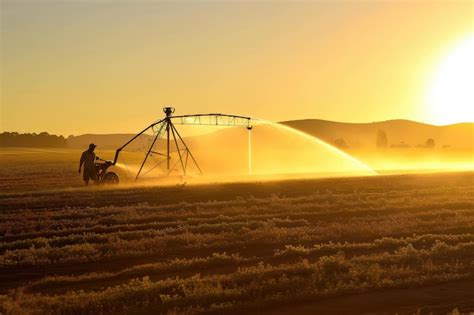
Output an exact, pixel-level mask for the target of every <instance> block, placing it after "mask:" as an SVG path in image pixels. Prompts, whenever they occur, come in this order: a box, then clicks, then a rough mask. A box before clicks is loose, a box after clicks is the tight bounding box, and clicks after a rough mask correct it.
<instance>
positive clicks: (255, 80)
mask: <svg viewBox="0 0 474 315" xmlns="http://www.w3.org/2000/svg"><path fill="white" fill-rule="evenodd" d="M473 8H474V2H473V1H456V0H453V1H396V0H394V1H314V2H310V1H308V2H284V1H279V2H272V1H266V2H240V1H238V2H237V1H236V2H229V1H213V2H201V1H188V2H185V1H176V2H159V1H131V0H130V1H107V0H97V1H92V0H89V1H66V0H63V1H59V0H57V1H40V0H36V1H33V0H31V1H21V0H20V1H13V0H6V1H2V2H1V31H2V33H1V35H2V40H1V43H2V47H1V53H2V54H1V55H2V56H1V57H2V59H1V60H2V62H1V74H2V85H1V87H2V89H1V126H0V130H7V131H20V132H40V131H48V132H50V133H56V134H63V135H65V136H67V135H69V134H76V135H77V134H81V133H118V132H135V131H138V130H139V129H141V128H142V127H143V126H145V125H146V124H148V123H149V122H152V121H154V120H155V119H157V118H159V117H161V116H162V111H161V108H162V107H163V106H165V105H168V104H171V105H173V106H175V107H176V108H177V113H180V114H190V113H205V112H223V113H231V114H241V115H246V116H251V117H257V118H263V119H269V120H276V121H281V120H291V119H303V118H319V119H328V120H337V121H347V122H371V121H379V120H388V119H398V118H404V119H411V120H416V121H425V122H433V121H434V120H433V117H431V116H430V115H429V109H428V108H427V107H428V106H427V104H426V90H427V88H428V85H429V83H430V82H431V81H432V77H433V76H434V75H435V71H436V69H437V67H438V65H439V64H440V63H441V62H442V60H443V58H445V56H446V55H449V52H450V51H451V50H452V49H453V47H454V46H455V45H456V43H458V42H459V41H461V40H463V39H464V38H466V37H468V36H471V35H472V34H474V26H473V23H474V11H473ZM473 58H474V57H473ZM473 105H474V104H473Z"/></svg>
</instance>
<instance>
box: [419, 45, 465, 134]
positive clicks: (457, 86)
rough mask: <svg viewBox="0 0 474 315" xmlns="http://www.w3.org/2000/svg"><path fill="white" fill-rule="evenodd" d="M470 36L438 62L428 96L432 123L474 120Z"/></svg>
mask: <svg viewBox="0 0 474 315" xmlns="http://www.w3.org/2000/svg"><path fill="white" fill-rule="evenodd" d="M473 82H474V36H471V37H470V38H468V39H466V40H464V41H462V42H461V43H459V44H458V45H457V47H455V48H454V51H451V52H450V54H449V55H448V56H447V57H446V58H445V59H444V60H443V61H442V62H441V64H440V66H439V68H438V69H437V71H436V74H435V77H434V80H433V82H432V84H431V86H430V89H429V92H428V106H429V107H430V109H429V110H430V114H431V115H432V120H433V121H434V122H435V123H438V124H442V125H444V124H450V123H458V122H466V121H473V120H474V90H473Z"/></svg>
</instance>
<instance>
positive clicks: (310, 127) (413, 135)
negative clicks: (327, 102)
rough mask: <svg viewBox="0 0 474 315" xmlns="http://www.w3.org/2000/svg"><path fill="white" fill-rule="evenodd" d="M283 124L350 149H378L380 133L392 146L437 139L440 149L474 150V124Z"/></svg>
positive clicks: (301, 121) (296, 121)
mask: <svg viewBox="0 0 474 315" xmlns="http://www.w3.org/2000/svg"><path fill="white" fill-rule="evenodd" d="M283 124H285V125H288V126H290V127H292V128H295V129H298V130H301V131H303V132H305V133H308V134H310V135H313V136H316V137H318V138H320V139H322V140H324V141H326V142H328V143H335V141H336V140H338V139H343V140H344V142H345V143H346V144H347V146H348V147H349V148H367V149H369V148H375V147H376V145H375V144H376V139H377V133H378V131H379V130H382V131H384V132H385V134H386V136H387V140H388V145H389V146H399V145H403V144H405V145H406V146H411V147H416V146H422V145H425V143H426V141H427V140H428V139H430V138H431V139H433V140H434V142H435V146H436V147H443V146H449V147H453V148H473V147H474V123H461V124H453V125H447V126H434V125H429V124H423V123H418V122H414V121H410V120H388V121H382V122H373V123H362V124H359V123H341V122H334V121H327V120H320V119H305V120H293V121H286V122H283Z"/></svg>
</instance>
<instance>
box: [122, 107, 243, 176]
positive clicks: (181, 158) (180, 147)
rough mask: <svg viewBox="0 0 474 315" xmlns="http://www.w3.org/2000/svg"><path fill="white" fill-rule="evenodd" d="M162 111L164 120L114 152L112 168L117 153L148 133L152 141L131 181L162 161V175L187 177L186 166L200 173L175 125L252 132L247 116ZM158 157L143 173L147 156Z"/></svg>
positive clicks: (168, 109) (147, 159)
mask: <svg viewBox="0 0 474 315" xmlns="http://www.w3.org/2000/svg"><path fill="white" fill-rule="evenodd" d="M163 112H164V113H165V117H164V118H163V119H160V120H158V121H156V122H154V123H152V124H151V125H149V126H148V127H146V128H145V129H143V130H142V131H141V132H139V133H137V134H136V135H135V136H134V137H133V138H131V139H130V140H129V141H128V142H127V143H125V144H124V145H123V146H121V147H120V148H118V149H117V150H116V152H115V158H114V161H113V164H114V165H115V164H116V163H117V161H118V159H119V155H120V152H121V151H122V150H124V149H125V148H126V147H127V146H128V145H130V144H131V143H132V142H133V141H136V140H137V139H138V138H139V137H140V136H142V135H143V134H145V133H147V132H150V131H152V132H153V139H152V140H151V143H150V144H149V146H148V147H147V149H146V152H145V156H144V158H143V161H142V162H141V165H140V167H139V169H138V171H137V173H136V175H135V180H137V179H138V178H139V177H140V176H143V175H145V174H147V173H149V172H151V171H152V170H153V169H154V168H156V167H158V166H160V164H161V163H163V162H166V172H165V175H170V172H171V171H178V172H181V175H186V174H187V169H188V168H189V164H191V163H192V164H193V165H194V166H195V168H196V169H197V171H198V173H199V174H202V170H201V168H200V167H199V164H198V162H197V160H196V158H195V157H194V155H193V154H192V153H191V150H190V149H189V147H188V145H187V144H186V142H185V141H184V139H183V138H182V137H181V135H180V133H179V132H178V130H177V129H176V126H175V125H201V126H229V127H238V126H242V127H246V128H247V129H248V130H249V132H250V130H252V124H251V123H252V122H251V118H250V117H244V116H237V115H227V114H216V113H212V114H194V115H180V116H173V114H174V112H175V109H174V107H164V108H163ZM162 137H164V138H165V140H166V145H165V149H164V150H163V149H161V150H159V149H158V145H157V142H158V140H159V139H160V138H162ZM172 153H177V154H174V155H175V156H177V158H175V159H174V160H173V159H172ZM151 156H153V157H156V156H159V157H161V158H162V159H161V160H160V161H157V160H155V159H154V161H153V163H152V164H153V165H152V167H151V168H150V169H148V170H146V171H145V170H144V166H145V164H146V163H147V161H149V159H150V157H151Z"/></svg>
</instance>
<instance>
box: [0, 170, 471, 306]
mask: <svg viewBox="0 0 474 315" xmlns="http://www.w3.org/2000/svg"><path fill="white" fill-rule="evenodd" d="M3 185H5V183H4V184H3ZM473 205H474V185H473V174H472V173H459V174H439V175H423V176H421V175H409V176H387V177H375V178H352V179H331V180H296V181H286V182H268V183H248V184H219V185H217V184H216V185H198V186H184V187H156V188H153V187H147V188H130V189H119V190H109V189H106V190H102V189H91V190H82V189H81V190H71V191H66V190H64V191H54V192H49V191H43V192H8V190H7V191H5V192H4V193H3V194H2V195H1V196H0V208H1V209H3V210H2V211H1V212H0V218H1V219H0V235H1V237H0V241H1V242H0V274H1V275H2V278H3V280H2V281H1V290H2V293H3V295H2V296H1V297H0V301H1V309H0V310H1V312H4V313H7V314H98V313H106V314H120V313H140V314H142V313H149V314H157V313H170V314H173V313H202V312H205V313H212V312H216V313H220V312H224V311H226V312H228V311H235V312H248V311H251V310H261V309H264V308H267V309H271V308H272V307H274V306H275V305H279V304H288V303H290V304H293V303H300V302H303V301H308V300H318V299H327V298H328V297H334V296H346V295H351V294H354V293H361V292H374V291H378V290H382V289H391V288H413V287H424V286H428V285H432V284H435V283H443V282H446V281H457V280H461V279H474V226H473V222H474V207H473ZM449 307H451V306H447V308H446V310H445V312H447V311H450V310H452V309H453V307H451V308H449ZM471 307H472V308H470V309H469V308H467V309H466V310H463V309H461V310H460V311H469V310H470V311H472V310H474V303H472V304H471ZM414 312H416V309H415V310H414ZM393 313H395V311H394V312H393Z"/></svg>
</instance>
